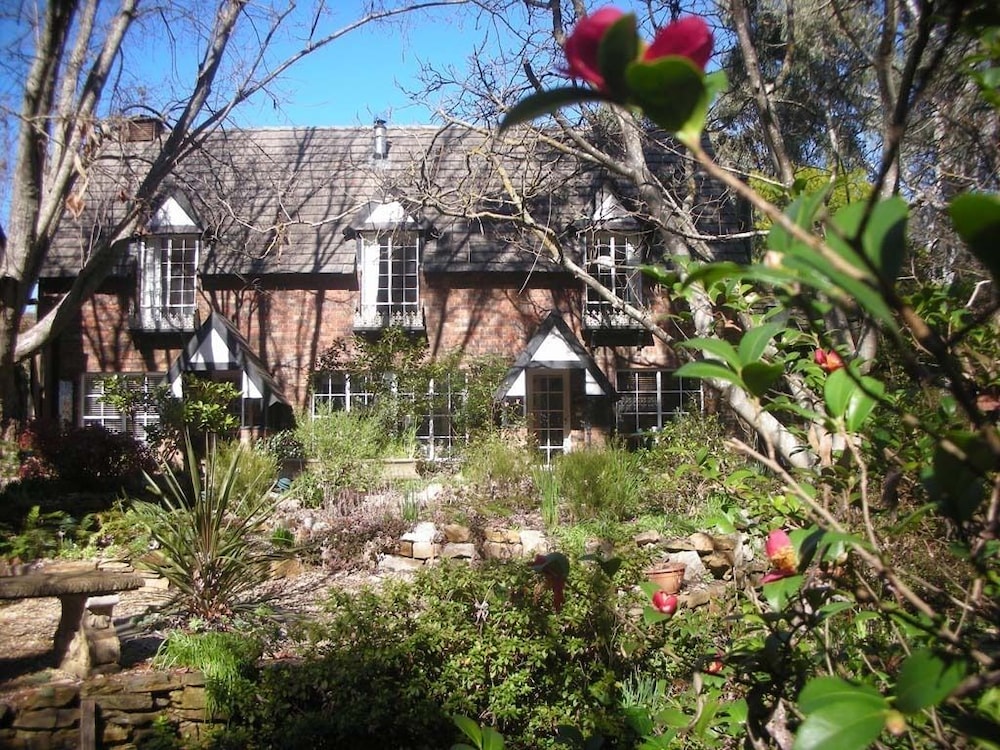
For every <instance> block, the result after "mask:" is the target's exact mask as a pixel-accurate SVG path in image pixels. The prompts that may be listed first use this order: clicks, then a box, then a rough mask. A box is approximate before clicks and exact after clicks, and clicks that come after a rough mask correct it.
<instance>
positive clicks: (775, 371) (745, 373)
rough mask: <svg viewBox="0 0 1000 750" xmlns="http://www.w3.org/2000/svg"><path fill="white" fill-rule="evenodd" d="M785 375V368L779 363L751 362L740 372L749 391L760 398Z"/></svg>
mask: <svg viewBox="0 0 1000 750" xmlns="http://www.w3.org/2000/svg"><path fill="white" fill-rule="evenodd" d="M784 373H785V368H784V367H783V366H782V365H781V364H780V363H778V362H751V363H750V364H748V365H746V366H745V367H744V368H743V369H742V370H741V371H740V377H741V378H742V379H743V383H744V385H745V386H746V389H747V391H748V392H749V393H750V394H751V395H753V396H756V397H758V398H759V397H761V396H763V395H764V394H765V393H767V391H768V389H769V388H770V387H771V386H772V385H773V384H774V382H775V381H776V380H777V379H778V378H780V377H781V376H782V375H783V374H784Z"/></svg>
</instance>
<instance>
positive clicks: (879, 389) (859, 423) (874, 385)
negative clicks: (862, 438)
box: [844, 376, 885, 432]
mask: <svg viewBox="0 0 1000 750" xmlns="http://www.w3.org/2000/svg"><path fill="white" fill-rule="evenodd" d="M884 393H885V386H884V385H882V381H880V380H876V379H875V378H871V377H868V376H864V377H862V378H861V384H860V385H856V387H855V389H854V393H852V394H851V399H850V401H849V402H848V404H847V412H846V413H845V414H844V424H845V426H846V427H847V429H848V431H849V432H859V431H860V430H861V428H862V427H863V426H864V424H865V422H866V421H867V419H868V417H869V416H871V413H872V411H873V410H874V409H875V407H876V406H878V397H881V396H882V394H884Z"/></svg>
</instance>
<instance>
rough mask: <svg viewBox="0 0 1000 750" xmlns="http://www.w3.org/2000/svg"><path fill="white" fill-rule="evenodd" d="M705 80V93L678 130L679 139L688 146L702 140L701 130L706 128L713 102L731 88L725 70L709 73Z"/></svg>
mask: <svg viewBox="0 0 1000 750" xmlns="http://www.w3.org/2000/svg"><path fill="white" fill-rule="evenodd" d="M703 80H704V82H705V91H704V93H703V94H702V95H701V98H700V99H699V100H698V103H697V105H696V106H695V108H694V110H692V112H691V116H690V117H688V119H687V122H685V123H684V125H683V126H682V127H680V128H678V130H677V139H678V140H679V141H680V142H681V143H683V144H685V145H687V146H688V147H690V146H692V145H694V144H696V143H699V142H700V140H701V132H702V131H703V130H704V129H705V119H706V118H707V117H708V110H709V108H710V107H711V106H712V102H714V101H715V100H716V98H717V97H718V96H719V94H721V93H723V92H724V91H725V90H726V89H728V88H729V78H728V77H727V76H726V72H725V71H724V70H716V71H713V72H712V73H708V74H707V75H705V76H704V78H703Z"/></svg>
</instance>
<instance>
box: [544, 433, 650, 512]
mask: <svg viewBox="0 0 1000 750" xmlns="http://www.w3.org/2000/svg"><path fill="white" fill-rule="evenodd" d="M638 469H639V458H638V457H637V456H636V455H635V454H634V453H630V452H628V451H626V450H624V449H622V448H617V447H611V448H605V449H587V450H582V451H574V452H572V453H567V454H566V455H564V456H560V457H559V458H558V459H557V460H556V461H555V463H554V467H553V470H554V471H555V473H556V476H557V477H558V482H559V487H560V489H561V492H562V496H563V497H564V498H565V499H566V500H567V501H568V503H569V507H570V510H571V512H572V514H573V517H574V518H575V519H576V520H578V521H579V520H583V519H587V518H610V519H615V520H628V519H630V518H633V517H635V515H637V513H638V512H639V509H640V505H641V502H642V499H643V493H644V487H643V483H642V475H641V474H640V472H639V470H638Z"/></svg>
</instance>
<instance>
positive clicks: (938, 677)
mask: <svg viewBox="0 0 1000 750" xmlns="http://www.w3.org/2000/svg"><path fill="white" fill-rule="evenodd" d="M959 11H960V9H958V10H956V13H955V15H953V16H952V20H953V21H954V24H953V25H952V26H949V27H948V30H947V33H961V34H965V35H971V36H972V37H973V38H975V37H981V39H982V41H983V50H984V51H983V53H982V54H981V55H979V56H976V57H975V58H974V59H970V60H969V61H968V63H969V68H970V81H971V82H972V83H973V84H975V85H978V86H979V87H980V88H981V89H982V91H983V96H984V99H985V101H986V102H988V103H989V104H990V105H991V106H993V107H994V108H996V107H997V106H998V100H997V97H996V83H997V81H998V79H1000V72H998V71H1000V68H998V67H996V62H997V54H996V53H997V45H996V42H995V40H996V38H997V31H996V30H995V29H988V28H984V27H983V25H982V21H979V22H977V21H975V20H974V19H972V18H971V17H966V16H962V15H961V13H960V12H959ZM977 23H978V24H979V25H978V26H977V25H976V24H977ZM958 29H960V30H958ZM956 30H958V31H956ZM991 40H993V41H992V42H991ZM991 44H992V46H990V45H991ZM712 46H713V41H712V34H711V32H710V30H709V29H708V27H707V25H706V24H705V23H704V22H703V21H702V20H701V19H698V18H686V19H681V20H679V21H677V22H675V23H672V24H670V25H668V26H666V27H665V28H663V29H661V30H660V32H659V34H658V35H657V36H656V38H655V39H654V40H653V41H652V43H650V44H648V45H647V44H646V43H644V42H643V41H642V40H641V39H640V38H639V36H638V34H637V31H636V19H635V17H634V16H632V15H629V14H625V13H622V12H621V11H618V10H616V9H613V8H605V9H602V10H600V11H598V12H596V13H594V14H593V15H591V16H588V17H585V18H583V19H582V20H581V21H580V22H579V23H578V25H577V27H576V29H575V30H574V31H573V33H572V34H571V35H570V36H569V37H568V39H567V40H566V44H565V51H566V57H567V64H568V70H569V73H570V74H571V75H572V76H574V77H576V78H578V79H581V80H583V81H584V82H586V83H587V84H588V85H589V87H587V88H581V87H575V86H573V87H565V88H558V89H553V90H546V91H539V92H538V93H536V94H534V95H532V96H530V97H528V98H527V99H525V100H523V101H521V102H520V103H519V104H517V105H516V106H514V107H513V108H512V109H511V110H510V111H509V113H508V115H507V117H506V119H505V120H504V122H503V124H502V127H503V128H511V127H514V126H516V125H518V124H519V123H523V122H525V121H528V120H531V119H533V118H536V117H539V116H543V115H548V114H552V113H555V112H556V111H557V110H559V109H560V108H562V107H567V106H580V105H586V104H592V103H603V104H606V105H608V106H610V107H623V108H630V109H633V110H637V111H639V112H641V114H642V115H644V116H645V117H646V118H647V119H648V121H650V122H652V123H653V124H655V125H656V126H658V127H660V128H663V129H664V130H666V131H669V132H672V133H673V134H674V135H675V137H676V138H677V140H678V141H679V142H680V143H681V144H683V145H684V146H685V147H686V148H687V149H688V151H689V153H690V155H691V157H692V158H694V159H696V160H697V161H698V162H699V164H700V166H701V167H702V168H703V169H704V171H705V172H706V173H707V174H708V175H710V176H711V177H713V178H715V179H718V180H720V181H721V182H722V183H724V184H725V185H726V186H727V187H729V188H731V189H732V190H733V191H734V192H735V193H737V194H739V195H740V196H742V197H743V198H744V199H746V200H747V201H749V202H750V203H751V204H752V205H753V207H754V208H755V209H756V210H757V211H758V212H759V213H760V214H762V215H763V216H765V217H766V218H767V219H768V220H769V226H770V229H769V233H768V236H767V241H766V248H765V252H764V253H763V254H762V261H761V262H759V263H752V264H746V265H742V264H737V263H732V262H725V263H694V262H688V263H684V262H678V263H677V267H676V268H675V269H672V270H671V271H669V272H668V271H666V270H664V269H660V268H648V269H646V270H647V272H648V273H649V274H651V275H652V276H653V277H654V278H655V279H656V280H657V281H658V282H659V283H660V284H661V286H662V287H663V288H664V289H665V291H666V292H667V293H668V294H669V295H670V296H671V298H672V300H675V301H676V302H677V304H680V303H681V301H684V300H686V301H687V302H688V303H689V304H690V305H692V307H693V306H694V305H695V304H696V303H697V300H698V299H699V298H701V299H705V298H709V299H712V300H714V301H716V304H717V305H718V306H719V307H722V308H724V309H727V310H729V311H731V313H732V314H733V315H734V316H735V317H737V318H738V319H739V320H740V323H741V324H740V325H739V326H738V327H739V328H740V329H741V330H743V331H745V333H744V334H743V335H742V337H741V338H740V339H739V340H723V339H721V338H717V337H715V336H702V337H696V338H692V339H689V340H687V341H684V342H681V343H680V346H682V347H683V348H684V349H685V350H686V351H687V352H688V353H689V354H690V359H689V361H688V363H687V364H685V365H684V366H683V367H682V368H681V369H680V370H679V371H678V373H677V374H678V375H679V376H681V377H698V378H703V379H705V380H707V381H708V382H709V384H711V385H712V386H713V387H716V388H718V389H720V390H722V389H730V390H732V389H737V390H739V391H741V392H742V393H743V394H745V396H746V397H747V398H749V399H751V400H752V401H753V402H754V404H755V405H757V406H758V407H759V409H760V413H761V414H762V415H764V416H765V417H766V418H772V419H774V420H777V421H778V422H780V424H782V425H784V427H785V430H786V431H787V433H788V434H789V435H792V436H794V437H796V438H797V439H799V440H800V442H801V444H802V445H804V446H808V449H809V450H810V451H811V454H810V456H809V457H803V456H797V457H796V456H792V458H794V459H795V460H789V455H788V452H787V450H785V449H784V448H783V446H776V445H773V444H764V445H763V446H761V447H751V446H750V445H747V444H745V443H743V442H741V441H738V440H732V441H730V447H731V448H732V449H733V450H736V451H741V452H742V453H744V454H745V455H746V456H748V457H750V458H752V459H754V460H755V461H757V462H758V463H759V464H760V465H761V466H762V467H764V468H765V469H766V470H767V471H768V472H769V473H770V474H771V475H772V476H773V477H775V478H777V479H779V480H781V482H782V484H783V489H782V490H781V491H780V492H778V493H775V494H774V495H772V496H769V497H768V496H759V495H752V496H748V497H747V498H746V507H745V518H744V521H751V522H757V525H755V524H753V523H751V524H750V528H751V529H754V532H753V533H756V534H757V535H758V537H759V538H758V540H757V542H758V543H759V544H760V545H761V547H762V548H763V551H764V552H765V554H766V556H767V557H768V558H769V560H770V562H771V567H772V569H771V571H770V572H769V573H767V574H766V575H765V576H763V577H762V579H761V580H754V581H750V582H749V584H748V588H747V591H746V593H747V596H746V598H745V600H744V601H743V603H742V604H741V605H740V606H741V615H740V616H741V618H742V622H743V624H744V625H745V626H746V629H745V630H743V631H741V632H740V633H739V634H738V635H736V636H735V637H734V638H733V640H732V641H731V642H729V643H728V644H726V647H725V649H720V653H719V654H718V656H717V658H714V659H713V660H712V661H711V662H710V663H709V664H708V665H706V668H705V669H704V670H703V674H702V675H701V676H699V677H698V678H697V679H695V680H693V681H692V683H691V685H690V688H689V695H688V702H687V709H686V710H682V711H680V713H679V714H678V713H677V712H673V713H671V712H665V711H656V710H650V711H649V713H648V716H647V719H648V721H647V722H646V723H645V725H644V727H645V730H646V731H645V732H644V735H645V738H644V744H642V747H643V748H665V747H677V746H688V745H687V744H685V743H687V742H689V741H691V740H692V737H693V736H694V733H695V730H698V731H699V732H700V731H701V730H704V728H705V725H706V722H707V723H708V724H711V723H712V721H713V719H712V716H722V715H723V713H724V712H721V711H719V707H720V706H724V705H729V706H732V707H735V706H737V704H738V705H739V706H741V707H742V709H745V714H744V716H745V721H742V722H738V723H730V724H728V725H726V728H725V731H726V732H727V733H730V741H732V739H733V735H738V736H740V740H741V741H744V742H746V743H747V745H748V746H753V747H765V746H778V747H783V748H786V747H794V748H796V749H798V750H816V749H817V748H836V749H837V750H852V749H853V748H863V747H867V746H869V745H872V744H878V745H880V746H911V747H961V746H970V747H971V746H980V747H998V744H997V743H998V740H997V738H1000V626H998V623H1000V562H998V561H1000V555H998V553H1000V540H998V532H1000V471H998V470H1000V432H998V429H997V417H998V413H1000V399H998V394H1000V372H998V369H997V367H996V363H997V361H1000V332H998V330H997V322H996V321H997V310H998V304H997V302H996V301H995V299H996V294H994V301H992V302H989V303H986V304H978V305H974V304H973V300H972V299H968V300H967V299H966V298H964V297H959V296H958V294H957V290H955V289H946V288H941V287H937V286H934V285H933V284H931V283H920V282H918V281H914V280H913V279H912V277H911V278H910V279H909V280H907V281H901V277H902V276H903V274H904V268H906V264H907V261H908V258H910V257H911V255H912V254H913V253H914V252H915V251H920V250H922V249H921V248H914V247H912V246H911V243H910V242H909V240H908V236H907V222H908V219H909V215H910V210H911V209H910V206H909V205H908V202H907V199H906V197H905V196H903V195H899V194H891V190H886V189H884V188H885V184H886V179H887V178H886V175H887V174H888V172H889V171H890V166H891V164H890V163H891V160H892V158H893V154H892V153H887V155H886V157H885V159H886V162H885V163H883V164H882V165H881V166H880V167H879V169H878V171H877V173H876V174H874V175H873V178H872V179H873V180H874V186H875V189H872V190H868V191H864V193H863V195H864V198H863V199H861V200H855V201H853V202H852V201H850V200H846V199H844V196H842V195H841V196H839V197H838V199H837V201H836V204H838V205H831V200H830V198H831V187H830V186H826V187H820V188H819V189H813V190H808V189H807V184H806V183H805V182H802V183H797V184H796V185H788V186H785V187H786V190H785V193H784V194H783V195H781V196H780V197H777V198H776V197H775V196H774V195H773V190H772V194H771V195H770V196H769V197H770V199H766V198H765V197H763V196H762V195H761V194H760V193H758V192H756V191H755V190H753V189H752V188H751V187H750V186H749V185H747V184H746V183H744V182H743V181H741V180H740V179H738V178H737V177H735V176H734V175H732V174H730V173H729V172H727V171H726V170H725V169H723V168H721V167H720V166H719V165H718V164H717V163H715V161H714V160H713V159H712V157H711V156H710V155H709V154H708V153H707V151H706V149H705V148H704V146H703V143H702V131H703V128H704V123H705V120H706V116H707V113H708V111H709V108H710V106H711V104H712V101H713V99H714V97H715V96H716V94H717V93H718V92H719V91H721V90H723V89H724V88H725V87H726V85H727V84H726V80H725V76H724V74H723V73H722V72H712V73H706V72H705V67H706V65H707V64H708V61H709V59H710V56H711V52H712ZM911 73H912V71H911ZM907 83H908V85H913V86H914V90H916V88H915V86H916V85H915V84H913V80H912V78H911V79H908V81H907ZM916 95H917V94H916V93H915V94H914V96H916ZM904 126H905V118H904V121H903V124H902V125H901V127H904ZM890 151H891V149H890ZM831 184H832V183H831ZM948 214H949V215H950V218H951V221H952V225H953V226H952V228H951V229H952V230H953V231H954V232H955V233H957V235H958V236H959V237H961V239H962V240H963V241H964V243H965V246H966V248H967V250H968V253H969V254H970V255H971V256H973V257H974V258H975V259H976V260H977V261H978V262H979V264H981V267H982V269H983V275H984V283H990V284H992V285H993V287H994V289H995V288H996V284H997V282H998V281H1000V255H998V248H1000V197H998V196H997V195H994V194H986V193H978V194H973V193H959V194H957V195H955V196H954V198H953V199H952V200H951V202H950V204H949V206H948ZM720 301H721V302H720ZM838 316H839V317H838ZM837 319H839V320H842V321H848V322H850V323H851V324H853V325H855V326H858V327H860V328H865V329H867V331H869V332H874V334H875V335H876V336H877V340H878V347H877V352H878V353H877V356H872V355H871V354H870V353H869V355H868V356H863V355H862V354H861V352H862V351H863V350H862V348H861V347H857V348H856V349H854V350H849V349H848V348H846V347H844V346H843V344H842V342H843V340H844V339H845V338H847V339H849V338H850V337H849V336H848V337H845V336H843V335H839V334H840V333H842V332H838V331H836V330H833V329H831V321H833V320H837ZM867 351H868V352H871V351H873V350H872V349H868V350H867ZM809 394H813V397H812V398H810V397H809ZM765 436H766V433H765ZM765 443H766V440H765ZM762 519H766V520H765V523H764V524H763V525H760V522H761V520H762ZM765 537H766V539H765ZM646 609H647V616H646V618H645V619H646V621H647V624H648V625H649V626H651V627H662V625H661V619H662V618H668V617H676V618H677V619H679V618H681V617H683V616H684V615H683V613H677V614H676V616H675V614H674V612H673V607H672V606H671V603H670V602H668V601H665V600H663V597H659V600H656V599H651V600H650V602H649V603H648V604H647V608H646ZM677 619H675V620H674V621H673V623H671V624H674V623H676V622H677ZM709 666H710V667H711V668H710V669H709V668H708V667H709ZM704 674H710V675H712V676H713V677H721V678H722V681H721V682H716V683H709V682H707V681H706V680H705V679H704ZM707 707H712V711H711V712H709V713H708V714H706V711H707ZM706 716H708V718H707V719H706ZM463 731H464V730H463ZM466 734H468V736H469V737H470V738H472V739H473V740H474V741H475V737H474V735H475V732H474V731H473V732H472V733H471V734H470V733H469V732H466ZM699 736H701V735H699ZM716 739H717V740H718V741H719V742H721V743H723V744H724V740H723V739H722V738H719V737H716ZM709 744H713V743H709Z"/></svg>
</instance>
